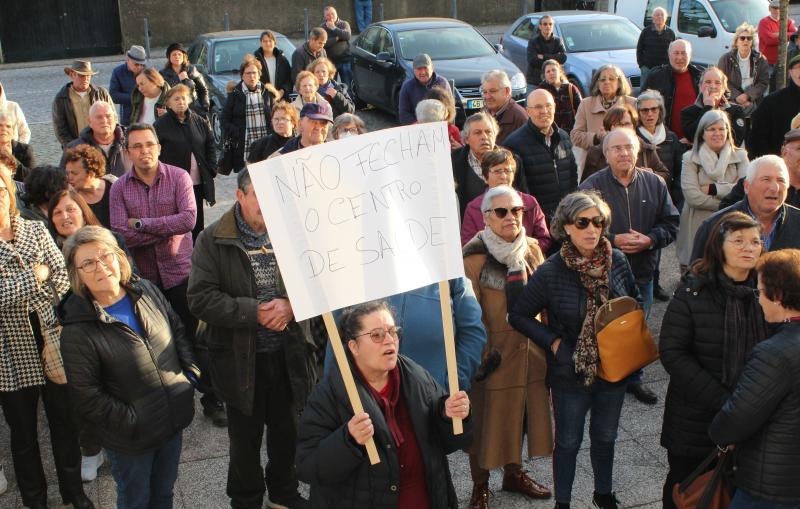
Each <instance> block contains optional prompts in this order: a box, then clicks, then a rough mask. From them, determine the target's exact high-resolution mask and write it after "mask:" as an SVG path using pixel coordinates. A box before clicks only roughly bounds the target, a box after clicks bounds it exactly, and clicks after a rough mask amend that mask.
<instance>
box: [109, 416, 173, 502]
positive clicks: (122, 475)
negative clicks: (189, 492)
mask: <svg viewBox="0 0 800 509" xmlns="http://www.w3.org/2000/svg"><path fill="white" fill-rule="evenodd" d="M182 443H183V433H182V432H179V433H177V434H176V435H175V436H174V437H172V438H171V439H170V440H169V442H167V443H165V444H164V445H162V446H161V447H159V448H158V449H156V450H155V451H151V452H148V453H145V454H135V455H133V454H123V453H120V452H115V451H112V450H110V449H106V454H107V455H108V457H109V459H111V475H112V476H113V477H114V482H116V483H117V509H172V498H173V487H174V486H175V481H176V480H177V479H178V462H179V460H180V458H181V446H182Z"/></svg>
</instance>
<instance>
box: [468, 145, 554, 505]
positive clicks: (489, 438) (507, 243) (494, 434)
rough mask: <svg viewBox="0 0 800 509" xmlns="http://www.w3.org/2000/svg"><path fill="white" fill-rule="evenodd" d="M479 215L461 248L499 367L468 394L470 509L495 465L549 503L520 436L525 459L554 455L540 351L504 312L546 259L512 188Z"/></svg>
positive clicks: (491, 194)
mask: <svg viewBox="0 0 800 509" xmlns="http://www.w3.org/2000/svg"><path fill="white" fill-rule="evenodd" d="M489 154H492V152H490V153H489ZM487 157H488V155H487V156H484V161H485V160H486V158H487ZM511 161H513V158H511ZM510 180H511V179H510V178H509V183H510ZM480 210H481V211H482V213H483V221H484V222H485V224H486V227H485V228H484V229H483V230H482V231H480V232H478V233H477V234H476V235H475V236H474V237H473V238H472V240H470V241H469V242H468V243H467V244H466V245H465V246H464V272H465V273H466V275H467V277H468V278H469V279H470V280H471V281H472V287H473V288H474V289H475V296H476V297H477V299H478V302H480V305H481V308H482V310H483V323H484V326H485V327H486V332H487V334H488V336H489V340H488V342H487V343H486V348H485V349H484V357H489V352H491V351H493V350H497V351H498V352H499V353H500V355H501V358H502V361H501V363H500V366H499V367H498V368H497V370H496V371H494V372H492V373H491V374H490V375H489V376H488V377H487V378H486V379H485V380H482V381H477V380H476V381H475V382H474V383H473V384H472V391H471V392H470V395H471V396H472V401H473V403H474V405H475V407H474V411H473V415H474V416H475V441H474V443H473V444H472V448H471V449H470V451H469V452H470V455H469V466H470V471H471V473H472V482H473V488H472V497H471V499H470V507H471V508H486V507H488V504H489V503H488V501H489V469H492V468H499V467H504V475H503V489H504V490H506V491H512V492H516V493H522V494H523V495H526V496H528V497H530V498H549V497H550V490H549V489H547V488H546V487H544V486H542V485H541V484H539V483H538V482H536V481H535V480H534V479H533V478H532V477H531V476H529V475H528V474H526V473H525V471H524V470H522V456H521V454H520V451H521V450H522V437H523V435H524V434H527V435H528V456H549V455H550V454H551V453H552V451H553V434H552V430H551V426H550V401H549V398H548V394H547V387H545V384H544V375H545V372H546V370H547V365H546V362H545V354H544V350H543V349H542V348H541V347H540V346H538V345H536V344H535V343H533V342H531V341H529V340H528V338H526V337H525V336H523V335H522V334H520V333H519V332H517V331H515V330H514V329H512V328H511V326H510V325H509V324H508V319H507V316H508V309H509V307H511V305H512V304H513V303H514V302H515V300H516V297H517V296H519V294H520V293H522V290H523V289H524V288H525V282H526V281H527V280H528V278H529V277H530V276H531V275H532V274H533V272H534V271H535V270H536V268H537V267H538V266H539V265H541V264H542V262H544V256H543V255H542V251H541V249H540V248H539V243H538V242H537V241H536V239H533V238H530V237H527V236H526V235H525V234H526V230H525V227H524V226H523V225H522V223H523V221H524V220H523V214H524V210H525V207H524V205H523V201H522V198H521V197H520V195H519V194H518V193H517V192H516V191H515V190H514V189H512V188H511V187H509V186H508V185H501V186H497V187H493V188H491V189H489V190H488V191H487V192H486V193H485V194H484V195H483V197H482V203H481V205H480ZM542 220H544V216H542ZM526 415H527V426H525V425H524V423H525V420H526V419H525V416H526Z"/></svg>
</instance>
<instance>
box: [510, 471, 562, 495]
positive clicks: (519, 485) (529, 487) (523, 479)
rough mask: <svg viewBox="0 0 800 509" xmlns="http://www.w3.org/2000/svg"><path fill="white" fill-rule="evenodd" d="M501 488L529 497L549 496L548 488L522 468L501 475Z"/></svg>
mask: <svg viewBox="0 0 800 509" xmlns="http://www.w3.org/2000/svg"><path fill="white" fill-rule="evenodd" d="M503 490H504V491H510V492H512V493H522V494H523V495H525V496H527V497H530V498H550V496H551V494H550V490H549V489H547V488H546V487H544V486H542V485H541V484H539V483H538V482H536V481H534V480H533V478H532V477H531V476H529V475H528V474H526V473H525V471H524V470H520V471H519V472H514V473H511V474H506V475H504V476H503Z"/></svg>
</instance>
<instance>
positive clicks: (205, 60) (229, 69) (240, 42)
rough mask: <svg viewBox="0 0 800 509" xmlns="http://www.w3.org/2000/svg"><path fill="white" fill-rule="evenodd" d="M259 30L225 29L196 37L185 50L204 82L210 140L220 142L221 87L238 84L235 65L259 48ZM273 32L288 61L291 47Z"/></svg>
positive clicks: (237, 70)
mask: <svg viewBox="0 0 800 509" xmlns="http://www.w3.org/2000/svg"><path fill="white" fill-rule="evenodd" d="M261 32H262V30H229V31H227V32H211V33H207V34H201V35H198V36H197V38H196V39H195V40H194V42H193V43H192V45H191V46H190V47H189V61H190V62H191V63H193V64H195V65H196V66H197V70H198V71H200V72H201V73H202V74H203V76H204V77H205V79H206V83H208V92H209V93H208V95H209V101H210V102H211V111H210V114H209V117H208V118H209V121H210V122H211V128H212V131H213V132H214V141H216V142H217V145H219V144H220V143H221V142H222V125H221V123H220V118H219V117H220V114H221V113H222V107H223V106H224V105H225V99H226V98H227V97H228V93H227V92H226V90H225V86H226V85H227V84H228V82H229V81H234V82H237V83H238V82H239V65H241V63H242V59H243V58H244V56H245V55H247V54H252V53H253V51H255V50H257V49H258V48H259V46H260V36H261ZM274 33H275V40H276V42H277V45H276V46H277V47H278V49H280V50H281V51H282V52H283V55H284V56H285V57H286V58H287V59H289V61H290V62H291V60H292V54H293V53H294V50H295V47H294V44H292V42H291V41H290V40H289V39H288V38H287V37H286V36H285V35H283V34H280V33H278V32H274Z"/></svg>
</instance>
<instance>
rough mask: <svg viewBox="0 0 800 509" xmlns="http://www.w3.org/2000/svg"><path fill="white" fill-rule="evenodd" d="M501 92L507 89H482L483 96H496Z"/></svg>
mask: <svg viewBox="0 0 800 509" xmlns="http://www.w3.org/2000/svg"><path fill="white" fill-rule="evenodd" d="M500 90H505V89H500V88H483V87H481V94H489V95H494V94H496V93H497V92H499V91H500Z"/></svg>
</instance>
